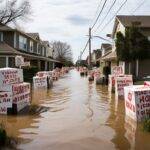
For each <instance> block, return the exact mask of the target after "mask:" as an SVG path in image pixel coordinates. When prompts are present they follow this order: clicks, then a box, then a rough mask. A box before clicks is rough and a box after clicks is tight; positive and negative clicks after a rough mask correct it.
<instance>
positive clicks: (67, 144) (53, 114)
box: [0, 70, 150, 150]
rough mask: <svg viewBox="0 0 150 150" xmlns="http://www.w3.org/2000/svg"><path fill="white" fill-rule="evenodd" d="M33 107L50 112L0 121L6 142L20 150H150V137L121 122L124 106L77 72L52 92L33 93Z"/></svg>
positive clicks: (4, 117)
mask: <svg viewBox="0 0 150 150" xmlns="http://www.w3.org/2000/svg"><path fill="white" fill-rule="evenodd" d="M32 105H38V106H43V107H46V108H47V107H48V108H49V109H47V111H45V112H41V113H40V114H33V115H20V116H2V117H1V118H0V122H3V123H4V125H5V126H6V129H7V132H8V135H9V136H11V137H15V138H19V139H21V140H20V142H19V144H18V147H17V148H18V149H28V150H29V149H36V150H41V149H43V150H45V149H50V150H100V149H109V150H110V149H121V150H122V149H150V144H149V139H150V134H149V133H147V132H144V131H143V130H142V127H141V125H138V126H137V127H136V124H135V123H134V122H131V121H130V120H129V118H125V113H124V101H123V100H119V101H115V99H114V94H112V96H111V95H110V94H109V93H108V87H107V86H100V85H96V84H95V83H94V82H89V81H88V79H87V78H86V77H80V74H79V72H77V71H76V70H72V71H70V73H69V74H66V75H65V76H64V77H63V78H61V79H60V80H59V81H56V82H54V86H53V87H52V89H50V90H39V89H38V90H33V91H32Z"/></svg>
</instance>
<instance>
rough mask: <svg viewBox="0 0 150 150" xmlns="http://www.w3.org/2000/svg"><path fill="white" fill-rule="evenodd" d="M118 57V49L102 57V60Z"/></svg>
mask: <svg viewBox="0 0 150 150" xmlns="http://www.w3.org/2000/svg"><path fill="white" fill-rule="evenodd" d="M116 58H117V54H116V51H111V52H109V53H107V54H106V55H105V56H103V57H102V58H101V60H104V61H107V60H115V59H116Z"/></svg>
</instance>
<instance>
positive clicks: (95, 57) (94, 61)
mask: <svg viewBox="0 0 150 150" xmlns="http://www.w3.org/2000/svg"><path fill="white" fill-rule="evenodd" d="M101 55H102V52H101V50H100V49H96V50H93V52H92V54H91V63H92V66H97V67H98V66H99V61H98V58H100V57H101Z"/></svg>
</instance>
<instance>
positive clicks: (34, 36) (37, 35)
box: [26, 33, 40, 40]
mask: <svg viewBox="0 0 150 150" xmlns="http://www.w3.org/2000/svg"><path fill="white" fill-rule="evenodd" d="M26 34H27V35H29V36H30V37H32V38H33V39H35V40H40V35H39V33H26Z"/></svg>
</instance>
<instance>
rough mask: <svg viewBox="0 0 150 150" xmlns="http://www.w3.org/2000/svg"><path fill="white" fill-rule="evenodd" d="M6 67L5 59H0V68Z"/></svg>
mask: <svg viewBox="0 0 150 150" xmlns="http://www.w3.org/2000/svg"><path fill="white" fill-rule="evenodd" d="M4 67H6V57H0V68H4Z"/></svg>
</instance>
